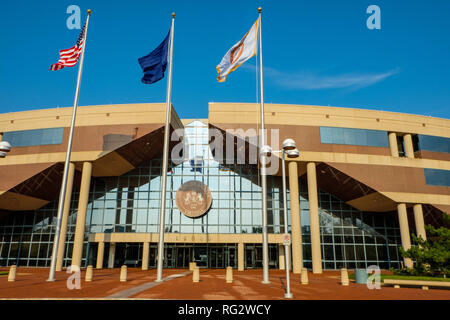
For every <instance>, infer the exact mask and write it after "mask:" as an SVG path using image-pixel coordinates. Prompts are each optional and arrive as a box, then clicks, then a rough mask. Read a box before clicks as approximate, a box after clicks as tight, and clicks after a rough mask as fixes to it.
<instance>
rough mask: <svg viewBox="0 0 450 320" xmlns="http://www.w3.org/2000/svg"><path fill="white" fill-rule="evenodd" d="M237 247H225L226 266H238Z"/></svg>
mask: <svg viewBox="0 0 450 320" xmlns="http://www.w3.org/2000/svg"><path fill="white" fill-rule="evenodd" d="M236 257H237V255H236V248H232V247H231V248H230V247H228V248H226V249H225V267H233V268H234V267H236V266H237V264H236Z"/></svg>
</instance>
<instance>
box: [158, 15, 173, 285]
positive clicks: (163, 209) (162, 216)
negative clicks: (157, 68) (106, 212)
mask: <svg viewBox="0 0 450 320" xmlns="http://www.w3.org/2000/svg"><path fill="white" fill-rule="evenodd" d="M174 26H175V13H172V27H171V28H170V49H169V76H168V79H167V98H166V102H167V105H166V125H165V128H164V150H163V167H162V183H161V206H160V207H161V208H160V210H161V211H160V215H159V242H158V264H157V274H156V282H161V281H162V269H163V262H164V261H163V260H164V225H165V219H166V182H167V167H168V160H169V159H168V158H169V132H170V117H171V114H172V104H171V94H172V57H173V31H174Z"/></svg>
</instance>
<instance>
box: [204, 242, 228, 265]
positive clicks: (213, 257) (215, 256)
mask: <svg viewBox="0 0 450 320" xmlns="http://www.w3.org/2000/svg"><path fill="white" fill-rule="evenodd" d="M208 249H209V250H208V251H209V254H208V262H209V267H210V268H224V263H225V255H224V248H223V247H209V248H208Z"/></svg>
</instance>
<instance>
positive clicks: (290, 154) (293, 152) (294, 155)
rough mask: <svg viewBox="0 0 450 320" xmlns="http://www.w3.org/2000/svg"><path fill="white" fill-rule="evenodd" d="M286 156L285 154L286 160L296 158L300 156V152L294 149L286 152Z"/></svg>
mask: <svg viewBox="0 0 450 320" xmlns="http://www.w3.org/2000/svg"><path fill="white" fill-rule="evenodd" d="M286 154H287V157H288V158H297V157H298V156H299V155H300V151H298V149H297V148H295V149H291V150H287V151H286Z"/></svg>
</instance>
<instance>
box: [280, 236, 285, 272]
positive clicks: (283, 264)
mask: <svg viewBox="0 0 450 320" xmlns="http://www.w3.org/2000/svg"><path fill="white" fill-rule="evenodd" d="M285 265H286V263H285V256H284V245H283V244H281V243H280V244H278V266H279V268H280V270H285V269H286V266H285Z"/></svg>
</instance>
